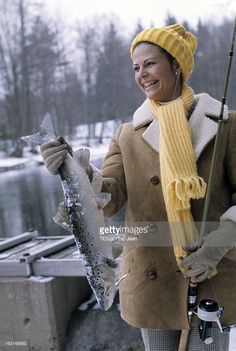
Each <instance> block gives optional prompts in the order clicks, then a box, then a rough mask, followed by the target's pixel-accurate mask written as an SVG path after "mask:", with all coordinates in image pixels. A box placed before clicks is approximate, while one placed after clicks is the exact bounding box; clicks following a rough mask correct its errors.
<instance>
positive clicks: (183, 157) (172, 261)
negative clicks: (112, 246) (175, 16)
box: [41, 24, 236, 351]
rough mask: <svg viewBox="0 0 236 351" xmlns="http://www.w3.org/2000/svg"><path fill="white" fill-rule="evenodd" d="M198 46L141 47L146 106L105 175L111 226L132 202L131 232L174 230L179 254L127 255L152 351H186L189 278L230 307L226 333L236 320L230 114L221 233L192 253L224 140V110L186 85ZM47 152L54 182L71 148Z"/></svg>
mask: <svg viewBox="0 0 236 351" xmlns="http://www.w3.org/2000/svg"><path fill="white" fill-rule="evenodd" d="M196 45H197V40H196V38H195V37H194V35H193V34H192V33H190V32H187V31H186V30H185V28H184V27H183V26H181V25H179V24H175V25H171V26H168V27H164V28H151V29H147V30H144V31H143V32H141V33H139V34H138V35H137V36H136V37H135V38H134V40H133V42H132V44H131V57H132V61H133V68H134V75H135V81H136V83H137V85H138V86H139V88H140V89H141V90H142V91H143V92H144V95H146V100H145V101H144V103H143V104H142V105H141V106H140V107H139V108H138V109H137V110H136V111H135V113H134V116H133V120H132V122H130V123H126V124H123V125H121V126H120V127H119V128H118V129H117V131H116V132H115V135H114V136H113V138H112V140H111V143H110V147H109V151H108V154H107V155H106V158H105V160H104V163H103V167H102V177H103V191H110V192H111V194H112V200H111V202H110V203H109V204H108V205H107V206H106V207H105V209H104V213H105V216H106V217H110V216H112V215H114V214H115V213H117V212H118V211H119V210H120V209H121V208H122V206H123V205H124V204H125V203H126V202H127V210H126V222H127V223H130V222H131V223H135V222H145V223H146V222H149V223H152V224H154V225H156V227H155V226H154V228H156V236H157V238H160V237H161V238H163V237H164V236H165V235H166V234H165V232H163V231H161V232H158V228H159V227H160V225H159V224H160V223H159V222H168V226H169V227H170V231H171V239H172V242H173V247H169V246H168V245H159V244H157V243H156V244H155V243H154V244H153V241H152V243H151V244H150V242H148V241H146V242H145V244H144V245H143V246H141V245H133V246H131V245H124V250H123V253H122V262H121V275H122V276H123V277H125V278H124V279H123V280H122V281H121V282H120V303H121V316H122V318H123V319H124V320H125V321H126V322H128V323H129V324H131V325H132V326H135V327H138V328H141V331H142V336H143V340H144V344H145V350H161V351H164V350H174V351H176V350H177V349H178V343H179V338H180V331H181V330H182V329H188V328H189V324H188V318H187V307H186V306H187V303H186V301H187V290H188V283H189V279H188V278H191V277H196V279H197V281H198V282H199V284H198V298H199V300H201V299H203V298H208V299H213V300H216V301H217V302H218V304H219V305H223V306H224V308H225V312H224V315H223V317H222V324H224V325H228V324H232V323H235V319H236V317H235V316H236V304H235V303H234V297H235V296H236V284H235V283H236V255H235V249H234V247H235V244H236V157H235V155H236V115H235V113H228V112H227V111H226V112H225V122H224V129H223V133H222V135H221V138H222V143H221V149H220V155H219V162H220V163H221V166H219V168H218V169H217V174H216V175H215V181H214V184H213V189H212V197H211V204H212V205H211V206H210V209H209V213H208V218H207V220H208V221H209V222H217V221H220V223H219V225H218V227H217V228H216V229H215V230H214V231H210V232H209V233H207V235H206V236H205V237H204V240H203V243H202V246H201V247H200V248H199V249H197V250H196V251H195V252H191V250H188V248H189V245H190V246H191V245H194V243H195V242H196V240H197V235H198V234H197V230H196V227H195V225H194V222H197V221H201V218H202V212H203V205H204V196H205V191H206V184H207V180H208V176H209V169H210V164H211V157H212V151H213V145H214V136H215V134H216V130H217V124H216V122H215V121H214V120H212V119H211V118H210V117H209V116H211V115H213V116H217V115H219V112H220V103H219V102H218V101H216V100H215V99H213V98H212V97H210V96H209V95H208V94H204V93H203V94H199V95H194V93H193V91H192V89H191V88H190V87H188V86H187V85H186V81H187V80H188V79H189V77H190V75H191V73H192V69H193V66H194V59H193V55H194V52H195V49H196ZM206 114H207V116H206ZM41 152H42V156H43V158H44V161H45V164H46V165H47V167H48V169H49V171H50V172H51V173H54V174H55V173H56V172H57V169H58V168H59V167H60V165H61V163H62V162H63V159H64V156H65V155H66V153H67V150H66V146H65V145H64V144H63V145H61V144H60V143H59V142H57V141H55V142H52V143H48V144H45V145H43V146H42V147H41ZM92 173H93V174H91V177H97V176H98V173H97V171H96V169H95V168H94V167H93V172H92ZM157 222H158V223H157ZM152 231H153V227H152ZM152 234H153V233H152ZM152 238H153V235H152ZM164 239H165V238H164ZM184 248H185V250H184ZM188 251H189V252H188ZM192 251H193V250H192ZM216 266H217V273H216ZM207 278H210V279H207ZM195 325H196V321H195V320H193V323H192V325H191V331H190V338H189V344H188V349H189V350H197V351H200V350H224V351H225V350H227V349H228V335H226V334H220V333H219V332H218V330H217V329H216V330H215V331H214V342H213V344H212V345H209V346H206V345H205V344H204V343H203V342H202V341H201V340H200V339H199V336H198V332H197V329H196V327H195Z"/></svg>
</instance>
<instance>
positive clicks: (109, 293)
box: [91, 261, 117, 311]
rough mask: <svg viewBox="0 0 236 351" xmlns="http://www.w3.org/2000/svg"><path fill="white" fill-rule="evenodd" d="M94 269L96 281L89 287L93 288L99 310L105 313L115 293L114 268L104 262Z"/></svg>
mask: <svg viewBox="0 0 236 351" xmlns="http://www.w3.org/2000/svg"><path fill="white" fill-rule="evenodd" d="M94 269H95V270H96V277H97V279H96V282H94V281H93V282H92V284H91V286H92V288H93V287H95V289H93V290H94V293H95V296H96V299H97V301H98V303H99V306H100V308H101V310H103V311H107V310H108V309H109V308H110V307H111V306H112V304H113V301H114V297H115V294H116V291H117V287H116V285H115V281H116V274H115V273H116V272H115V269H114V267H111V266H109V265H108V264H107V262H105V261H104V262H102V263H100V264H98V265H96V266H95V267H94ZM93 277H94V275H93Z"/></svg>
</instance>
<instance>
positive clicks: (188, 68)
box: [130, 24, 197, 81]
mask: <svg viewBox="0 0 236 351" xmlns="http://www.w3.org/2000/svg"><path fill="white" fill-rule="evenodd" d="M144 41H146V42H150V43H152V44H156V45H158V46H160V47H161V48H163V49H164V50H166V51H167V52H168V53H170V54H171V55H172V56H173V57H174V58H175V59H176V61H177V62H178V64H179V65H180V67H181V70H182V74H183V79H184V81H186V80H188V79H189V77H190V75H191V73H192V71H193V67H194V57H193V55H194V52H195V50H196V47H197V39H196V37H195V36H194V35H193V34H192V33H191V32H188V31H186V29H185V28H184V26H182V25H180V24H173V25H170V26H167V27H163V28H149V29H146V30H143V31H142V32H140V33H139V34H138V35H137V36H136V37H135V38H134V40H133V41H132V43H131V47H130V53H131V57H133V53H134V49H135V47H136V45H137V44H139V43H141V42H144Z"/></svg>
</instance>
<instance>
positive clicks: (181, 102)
mask: <svg viewBox="0 0 236 351" xmlns="http://www.w3.org/2000/svg"><path fill="white" fill-rule="evenodd" d="M193 101H194V95H193V91H192V89H191V88H190V87H188V86H187V85H184V87H183V90H182V95H181V98H179V99H176V100H174V101H171V102H169V103H167V104H164V105H161V104H158V103H156V102H155V101H153V100H150V99H148V106H149V108H150V110H151V112H152V113H153V114H154V115H155V116H156V117H158V119H159V124H160V169H161V180H162V191H163V196H164V201H165V206H166V211H167V216H168V221H169V225H170V229H171V236H172V241H173V245H174V253H175V256H176V260H177V264H178V265H179V263H180V262H181V261H182V259H183V258H184V257H186V256H187V254H186V252H185V251H184V250H183V249H182V246H183V245H187V244H193V242H194V241H196V240H197V238H198V232H197V229H196V227H195V225H194V221H193V217H192V214H191V211H190V200H191V199H199V198H202V197H204V196H205V192H206V183H205V182H204V180H203V179H202V178H201V177H199V176H198V174H197V166H196V160H195V156H194V152H193V146H192V141H191V129H190V126H189V123H188V120H187V112H188V111H189V109H190V107H191V106H192V104H193Z"/></svg>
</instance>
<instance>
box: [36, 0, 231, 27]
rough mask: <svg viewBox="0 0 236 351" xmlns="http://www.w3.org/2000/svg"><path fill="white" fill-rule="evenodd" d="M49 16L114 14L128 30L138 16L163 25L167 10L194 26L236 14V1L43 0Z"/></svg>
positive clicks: (68, 17)
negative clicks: (199, 20) (200, 22)
mask: <svg viewBox="0 0 236 351" xmlns="http://www.w3.org/2000/svg"><path fill="white" fill-rule="evenodd" d="M43 2H44V3H45V5H46V7H47V9H48V11H49V12H50V15H53V17H55V18H56V17H58V18H60V19H61V20H63V21H64V22H65V23H68V24H73V23H75V22H76V20H85V19H88V20H89V19H91V18H92V17H93V16H94V15H101V14H106V15H109V14H117V15H118V16H119V18H120V19H121V23H123V24H125V25H127V28H128V29H131V30H132V28H134V27H135V25H136V23H137V20H138V19H140V20H141V23H142V24H143V25H144V26H149V25H150V23H151V22H153V24H154V25H156V26H162V25H164V20H165V18H166V15H167V13H168V12H169V13H170V14H171V15H173V16H175V17H176V18H177V20H178V21H184V20H187V21H188V22H189V23H191V25H192V26H196V24H197V22H198V19H199V18H201V19H202V20H203V21H209V20H214V21H221V20H222V19H223V18H225V17H230V18H233V17H235V16H236V0H141V1H139V0H43Z"/></svg>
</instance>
